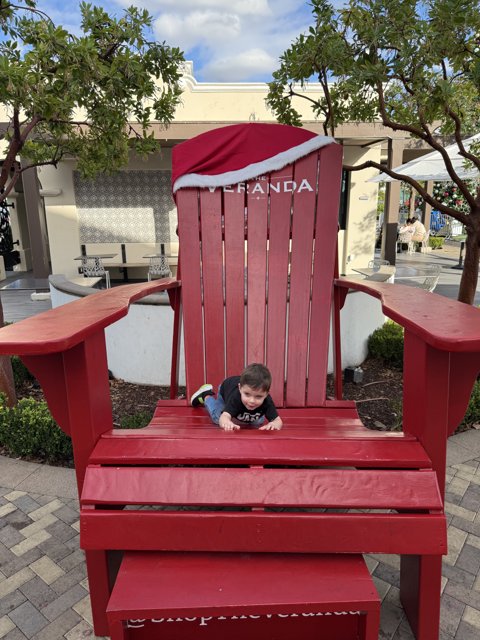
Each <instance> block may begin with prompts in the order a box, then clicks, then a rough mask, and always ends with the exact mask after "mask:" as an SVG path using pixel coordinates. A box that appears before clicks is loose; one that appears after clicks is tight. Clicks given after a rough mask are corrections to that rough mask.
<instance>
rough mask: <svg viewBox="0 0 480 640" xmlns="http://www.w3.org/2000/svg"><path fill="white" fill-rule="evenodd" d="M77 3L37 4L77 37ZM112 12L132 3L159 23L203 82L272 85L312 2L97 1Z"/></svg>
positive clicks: (158, 33)
mask: <svg viewBox="0 0 480 640" xmlns="http://www.w3.org/2000/svg"><path fill="white" fill-rule="evenodd" d="M77 3H78V0H38V6H39V7H40V8H42V9H45V10H46V11H47V13H48V14H49V15H51V16H52V18H53V19H54V21H55V22H56V23H57V24H61V25H63V26H65V27H66V28H68V29H69V30H70V31H73V32H74V33H78V30H79V23H80V12H79V8H78V4H77ZM92 3H93V4H96V5H102V6H104V7H105V8H106V10H107V11H108V12H110V13H117V15H120V14H121V12H122V11H123V10H124V9H125V8H126V7H128V6H130V5H131V4H134V5H136V6H138V7H140V8H144V9H147V10H148V11H149V12H150V14H151V15H152V16H153V18H154V37H155V38H156V39H157V40H159V41H161V42H163V41H166V42H167V43H168V44H170V45H172V46H176V47H180V48H181V49H183V51H184V52H185V57H186V58H187V59H188V60H193V62H194V74H195V76H196V78H197V79H198V80H201V81H204V82H216V81H231V82H235V81H260V80H264V81H269V80H270V78H271V73H272V72H273V71H274V70H275V69H276V68H277V67H278V64H279V63H278V59H279V56H280V55H281V54H282V53H283V51H285V49H287V48H288V47H289V46H290V45H291V43H292V41H293V40H294V39H295V38H296V37H297V36H298V35H299V34H300V33H301V32H304V31H306V29H307V28H308V26H309V25H310V24H312V13H311V7H310V6H309V4H308V0H305V1H304V2H299V0H113V2H112V0H92Z"/></svg>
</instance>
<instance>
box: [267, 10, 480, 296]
mask: <svg viewBox="0 0 480 640" xmlns="http://www.w3.org/2000/svg"><path fill="white" fill-rule="evenodd" d="M310 4H311V6H312V13H313V26H311V27H310V29H309V30H308V33H307V34H302V35H300V36H298V38H297V39H296V40H295V41H294V42H293V44H292V46H291V47H290V48H289V49H288V50H287V51H285V53H284V54H283V55H282V56H281V57H280V67H279V69H278V70H277V71H275V73H274V74H273V81H272V82H271V83H270V84H269V93H268V96H267V99H266V101H267V105H268V106H269V107H270V109H271V110H272V111H273V113H274V114H275V115H276V117H277V118H278V120H279V121H280V122H283V123H287V124H295V125H300V124H301V121H300V115H299V103H300V102H301V101H302V100H307V101H308V102H309V104H310V106H311V108H312V111H313V114H314V116H315V117H316V118H318V119H320V120H322V121H323V126H324V131H325V133H326V134H327V133H328V134H330V135H335V128H336V127H337V126H338V125H340V124H342V123H345V122H377V123H378V122H381V123H382V124H383V125H384V126H385V127H387V128H390V129H392V130H393V131H395V132H398V131H403V132H405V133H407V134H409V135H411V136H413V137H414V138H417V139H419V140H421V141H423V142H424V143H426V144H427V145H429V146H430V147H431V148H432V149H435V150H438V151H439V153H440V154H441V155H443V158H444V159H446V160H447V162H446V163H445V164H446V166H447V167H449V169H450V175H451V176H452V179H453V180H454V182H455V183H456V185H457V188H458V189H457V190H458V193H459V194H461V195H462V196H463V198H464V199H465V200H466V202H467V205H466V207H464V208H462V206H461V204H457V202H458V201H459V200H460V199H459V198H458V197H456V198H455V201H454V202H453V206H452V205H451V204H444V202H443V201H439V200H437V199H436V198H435V197H433V196H432V195H431V194H429V193H428V191H427V190H426V189H425V188H424V184H423V183H420V182H418V181H417V180H414V179H413V178H411V177H405V178H404V179H405V181H406V182H408V183H409V184H410V185H412V186H413V187H414V188H415V190H416V191H417V192H418V193H419V194H420V195H422V197H423V198H424V199H425V200H426V201H427V202H428V203H429V204H430V205H432V207H433V208H435V209H437V210H439V211H441V212H442V213H444V214H447V215H450V216H452V217H454V218H456V219H457V220H460V222H462V224H464V225H465V227H466V232H467V234H468V235H469V238H470V239H471V242H470V243H468V244H467V255H466V258H465V264H466V267H465V269H464V271H463V274H462V279H461V284H460V290H459V300H462V301H463V302H468V303H470V304H471V303H473V298H474V294H475V287H474V283H476V281H477V279H478V264H479V261H478V255H477V254H475V255H474V256H473V257H472V258H471V259H468V258H469V256H468V254H469V252H470V251H472V252H473V251H475V252H476V249H475V250H474V249H472V248H471V247H473V246H475V247H477V246H478V244H479V242H480V232H479V231H478V229H479V225H478V218H479V217H480V190H479V191H477V192H476V193H475V194H472V193H471V192H470V190H469V187H468V185H467V183H466V182H465V181H463V180H462V179H461V178H460V177H458V176H457V175H456V174H455V171H454V169H453V167H451V165H450V163H449V161H448V158H447V155H448V154H447V152H446V151H445V148H444V145H443V144H441V143H440V142H439V138H438V134H443V135H446V136H454V138H455V141H456V142H457V145H458V148H459V153H460V154H461V155H462V156H463V157H464V158H465V160H466V164H467V165H470V166H474V165H475V166H476V167H477V169H480V141H479V143H477V144H472V145H471V146H470V147H469V148H467V149H465V148H464V146H463V143H462V140H464V139H465V138H466V137H467V136H470V135H472V134H473V133H476V132H477V131H478V130H479V129H480V55H479V54H480V48H479V39H478V34H479V33H480V5H479V3H478V0H427V1H424V0H347V1H346V2H344V3H340V5H339V6H338V8H334V6H333V4H330V3H329V2H328V1H327V0H311V3H310ZM337 4H338V3H335V5H337ZM311 79H314V80H317V81H318V82H319V83H320V84H321V86H322V89H323V94H320V96H319V97H318V98H316V97H312V93H309V94H307V93H305V92H304V91H303V88H304V86H305V85H306V83H307V82H308V81H309V80H311ZM446 142H447V140H446ZM448 142H450V140H448ZM467 146H468V145H467ZM366 167H375V168H377V169H379V170H380V171H385V173H387V174H389V175H390V176H391V177H393V178H394V179H397V178H398V175H394V173H392V169H390V168H389V167H384V166H382V165H381V164H379V163H376V162H374V161H371V160H369V161H367V162H365V163H364V164H357V165H355V167H346V168H347V169H348V170H360V169H363V168H366ZM456 195H458V194H456ZM465 212H466V213H465ZM470 216H471V218H472V219H469V218H470ZM474 217H475V218H476V219H473V218H474Z"/></svg>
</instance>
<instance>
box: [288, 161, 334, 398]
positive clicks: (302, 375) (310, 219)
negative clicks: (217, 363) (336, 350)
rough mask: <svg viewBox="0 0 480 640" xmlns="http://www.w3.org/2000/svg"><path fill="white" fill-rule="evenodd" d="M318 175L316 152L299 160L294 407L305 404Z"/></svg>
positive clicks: (291, 315)
mask: <svg viewBox="0 0 480 640" xmlns="http://www.w3.org/2000/svg"><path fill="white" fill-rule="evenodd" d="M316 176H317V154H316V153H315V154H310V155H309V156H307V157H306V158H302V159H301V160H299V161H298V162H296V164H295V168H294V181H295V184H296V190H295V191H294V215H293V223H292V261H291V269H290V303H289V308H288V355H287V390H286V399H287V404H288V406H292V407H301V406H304V405H305V392H306V374H307V357H308V334H309V316H310V288H311V280H312V277H311V274H312V259H313V230H314V222H315V205H316V197H315V194H316V181H317V179H316ZM318 355H319V357H323V358H324V357H325V355H324V354H318Z"/></svg>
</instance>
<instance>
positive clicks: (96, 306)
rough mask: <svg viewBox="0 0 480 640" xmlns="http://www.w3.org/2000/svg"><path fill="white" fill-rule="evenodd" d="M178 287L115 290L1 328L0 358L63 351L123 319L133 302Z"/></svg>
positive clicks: (168, 281) (169, 282) (161, 283)
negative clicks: (4, 355) (2, 356)
mask: <svg viewBox="0 0 480 640" xmlns="http://www.w3.org/2000/svg"><path fill="white" fill-rule="evenodd" d="M180 285H181V283H180V281H179V280H176V279H175V278H163V279H161V280H155V281H153V282H147V283H142V284H131V285H124V286H121V287H115V288H113V289H107V290H105V291H100V292H98V293H95V294H92V295H89V296H87V297H85V298H81V299H80V300H75V301H74V302H70V303H68V304H65V305H62V306H61V307H56V308H55V309H51V310H50V311H46V312H45V313H42V314H39V315H37V316H32V317H30V318H27V319H25V320H22V321H21V322H18V323H15V324H12V325H9V326H6V327H3V328H2V329H1V330H0V354H7V355H11V354H15V355H19V356H22V355H42V354H49V353H58V352H62V351H66V350H67V349H70V348H71V347H74V346H75V345H77V344H79V343H80V342H82V341H84V340H85V339H86V338H88V337H90V336H92V335H93V334H95V333H97V332H98V331H99V330H102V329H104V328H105V327H107V326H108V325H110V324H112V323H113V322H116V321H117V320H119V319H120V318H123V317H124V316H126V315H127V313H128V309H129V306H130V304H132V303H133V302H135V301H136V300H139V299H140V298H144V297H145V296H148V295H150V294H151V293H158V292H160V291H171V290H173V289H175V288H177V287H179V286H180Z"/></svg>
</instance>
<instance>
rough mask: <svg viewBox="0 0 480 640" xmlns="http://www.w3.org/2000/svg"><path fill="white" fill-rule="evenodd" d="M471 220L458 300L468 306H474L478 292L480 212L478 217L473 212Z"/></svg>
mask: <svg viewBox="0 0 480 640" xmlns="http://www.w3.org/2000/svg"><path fill="white" fill-rule="evenodd" d="M471 220H474V224H472V225H469V226H468V228H467V238H466V240H465V261H464V263H463V273H462V278H461V280H460V289H459V291H458V300H459V301H460V302H466V303H467V304H473V301H474V299H475V293H476V291H477V282H478V261H479V258H480V211H479V212H477V215H475V214H474V213H473V212H472V214H471Z"/></svg>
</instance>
